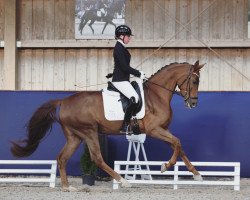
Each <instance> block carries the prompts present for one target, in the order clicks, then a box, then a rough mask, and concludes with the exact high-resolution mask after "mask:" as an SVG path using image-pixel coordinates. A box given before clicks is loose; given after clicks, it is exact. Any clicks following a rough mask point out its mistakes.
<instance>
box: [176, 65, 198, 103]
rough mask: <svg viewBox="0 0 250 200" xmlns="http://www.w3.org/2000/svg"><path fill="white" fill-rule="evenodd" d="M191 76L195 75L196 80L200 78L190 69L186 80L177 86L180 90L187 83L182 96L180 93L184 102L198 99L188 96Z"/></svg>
mask: <svg viewBox="0 0 250 200" xmlns="http://www.w3.org/2000/svg"><path fill="white" fill-rule="evenodd" d="M193 74H194V75H196V76H197V77H198V78H200V76H199V75H198V74H197V73H195V72H193V67H190V70H189V74H188V76H187V78H186V79H185V80H184V81H183V82H182V83H181V84H180V85H179V86H178V87H179V88H180V90H181V86H182V85H184V83H186V82H187V85H186V90H184V94H182V93H181V92H180V95H181V96H182V97H183V98H184V101H188V100H193V99H198V97H191V96H190V92H191V88H190V80H191V77H192V75H193Z"/></svg>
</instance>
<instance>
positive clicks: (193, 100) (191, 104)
mask: <svg viewBox="0 0 250 200" xmlns="http://www.w3.org/2000/svg"><path fill="white" fill-rule="evenodd" d="M197 104H198V97H189V98H188V99H186V100H185V105H186V107H187V108H189V109H192V108H195V107H196V106H197Z"/></svg>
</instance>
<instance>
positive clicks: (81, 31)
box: [75, 0, 125, 39]
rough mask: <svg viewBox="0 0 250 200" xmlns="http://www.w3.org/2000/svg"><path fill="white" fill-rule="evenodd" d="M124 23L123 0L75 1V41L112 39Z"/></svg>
mask: <svg viewBox="0 0 250 200" xmlns="http://www.w3.org/2000/svg"><path fill="white" fill-rule="evenodd" d="M124 23H125V0H76V4H75V38H76V39H113V38H114V31H115V28H116V27H117V26H119V25H121V24H124Z"/></svg>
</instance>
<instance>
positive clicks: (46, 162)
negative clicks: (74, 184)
mask: <svg viewBox="0 0 250 200" xmlns="http://www.w3.org/2000/svg"><path fill="white" fill-rule="evenodd" d="M2 165H8V166H9V165H11V166H12V165H13V166H17V165H19V166H20V165H23V166H25V165H26V166H25V167H24V169H23V168H22V169H12V168H10V169H6V168H4V167H3V166H2ZM31 165H37V166H41V165H47V166H49V167H50V168H48V169H28V167H30V166H31ZM56 169H57V161H56V160H0V174H1V175H3V174H5V176H4V177H0V183H1V182H5V183H34V182H37V183H49V186H50V187H55V182H56ZM34 174H39V175H49V177H48V178H44V177H39V176H37V177H20V176H19V177H18V176H17V177H8V176H9V175H26V176H30V175H34Z"/></svg>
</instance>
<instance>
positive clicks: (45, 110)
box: [11, 100, 61, 157]
mask: <svg viewBox="0 0 250 200" xmlns="http://www.w3.org/2000/svg"><path fill="white" fill-rule="evenodd" d="M60 102H61V101H60V100H52V101H49V102H47V103H44V104H43V105H41V106H40V107H39V108H38V109H37V110H36V111H35V113H34V114H33V116H32V117H31V119H30V120H29V122H28V125H27V127H26V128H27V138H26V139H24V140H20V141H17V142H12V147H11V152H12V154H13V155H14V156H15V157H27V156H30V155H31V154H32V153H33V152H34V151H35V150H36V149H37V147H38V145H39V143H40V142H41V140H42V138H44V137H45V135H46V133H49V132H50V131H51V128H52V124H53V122H55V121H58V118H57V117H56V108H57V106H58V105H60Z"/></svg>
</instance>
